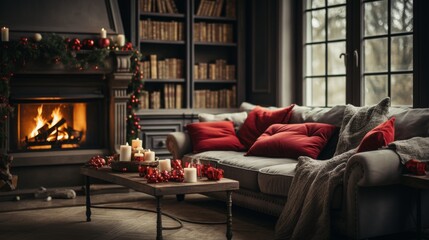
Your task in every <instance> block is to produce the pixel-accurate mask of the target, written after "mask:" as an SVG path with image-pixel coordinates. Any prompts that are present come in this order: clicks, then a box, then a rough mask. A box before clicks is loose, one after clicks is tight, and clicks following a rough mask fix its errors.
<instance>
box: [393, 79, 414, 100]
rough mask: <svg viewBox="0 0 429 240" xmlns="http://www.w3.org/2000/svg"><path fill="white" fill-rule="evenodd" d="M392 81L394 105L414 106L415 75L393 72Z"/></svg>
mask: <svg viewBox="0 0 429 240" xmlns="http://www.w3.org/2000/svg"><path fill="white" fill-rule="evenodd" d="M391 81H392V89H391V91H392V105H393V106H412V105H413V75H412V74H393V75H392V76H391Z"/></svg>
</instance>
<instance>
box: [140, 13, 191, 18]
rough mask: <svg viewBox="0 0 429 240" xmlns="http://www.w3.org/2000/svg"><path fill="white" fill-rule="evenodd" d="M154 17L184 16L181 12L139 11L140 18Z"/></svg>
mask: <svg viewBox="0 0 429 240" xmlns="http://www.w3.org/2000/svg"><path fill="white" fill-rule="evenodd" d="M142 17H143V18H146V17H156V18H185V14H183V13H158V12H141V13H140V18H142Z"/></svg>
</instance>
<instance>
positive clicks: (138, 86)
mask: <svg viewBox="0 0 429 240" xmlns="http://www.w3.org/2000/svg"><path fill="white" fill-rule="evenodd" d="M140 60H141V54H140V53H139V52H138V51H134V53H133V55H132V56H131V72H132V73H133V77H132V79H131V82H130V83H129V84H128V89H127V93H128V94H130V98H129V100H128V103H127V141H128V142H129V143H130V142H131V140H132V139H135V138H137V137H138V134H139V132H140V123H139V122H140V118H139V117H138V116H137V115H136V113H135V111H136V110H137V109H138V108H139V107H140V97H141V92H142V90H143V81H142V79H143V76H142V75H141V71H140V65H139V62H140Z"/></svg>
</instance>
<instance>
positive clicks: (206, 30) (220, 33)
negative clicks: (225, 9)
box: [194, 22, 234, 43]
mask: <svg viewBox="0 0 429 240" xmlns="http://www.w3.org/2000/svg"><path fill="white" fill-rule="evenodd" d="M194 41H196V42H221V43H232V42H234V34H233V26H232V24H228V23H206V22H197V23H195V24H194Z"/></svg>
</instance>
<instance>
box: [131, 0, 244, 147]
mask: <svg viewBox="0 0 429 240" xmlns="http://www.w3.org/2000/svg"><path fill="white" fill-rule="evenodd" d="M244 5H245V0H136V18H137V21H136V24H135V26H136V28H137V29H136V37H137V42H138V45H139V50H140V52H141V53H142V56H143V58H142V60H141V63H140V69H141V71H142V75H143V81H144V93H143V94H142V95H143V96H144V97H143V98H142V99H141V102H142V108H141V109H140V110H139V111H138V112H137V114H138V115H139V117H140V118H141V119H142V122H141V126H142V130H143V136H142V139H145V138H146V140H147V142H148V143H151V145H152V149H154V150H157V147H159V150H158V151H159V152H160V151H161V150H162V149H163V151H164V150H165V146H164V145H163V144H164V143H163V142H162V141H163V140H162V139H163V136H165V135H166V133H167V132H171V131H181V130H183V126H184V125H185V124H186V123H188V122H192V121H194V120H195V119H196V118H197V115H198V113H200V112H204V113H221V112H231V111H236V108H237V107H238V105H239V103H241V102H243V101H244V92H245V85H244V81H245V80H244V63H245V57H244V42H245V41H244V36H245V33H244V29H245V25H244V19H245V16H244ZM151 134H152V135H151ZM149 135H151V136H149ZM154 139H158V140H159V141H158V140H154ZM165 151H166V150H165Z"/></svg>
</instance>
